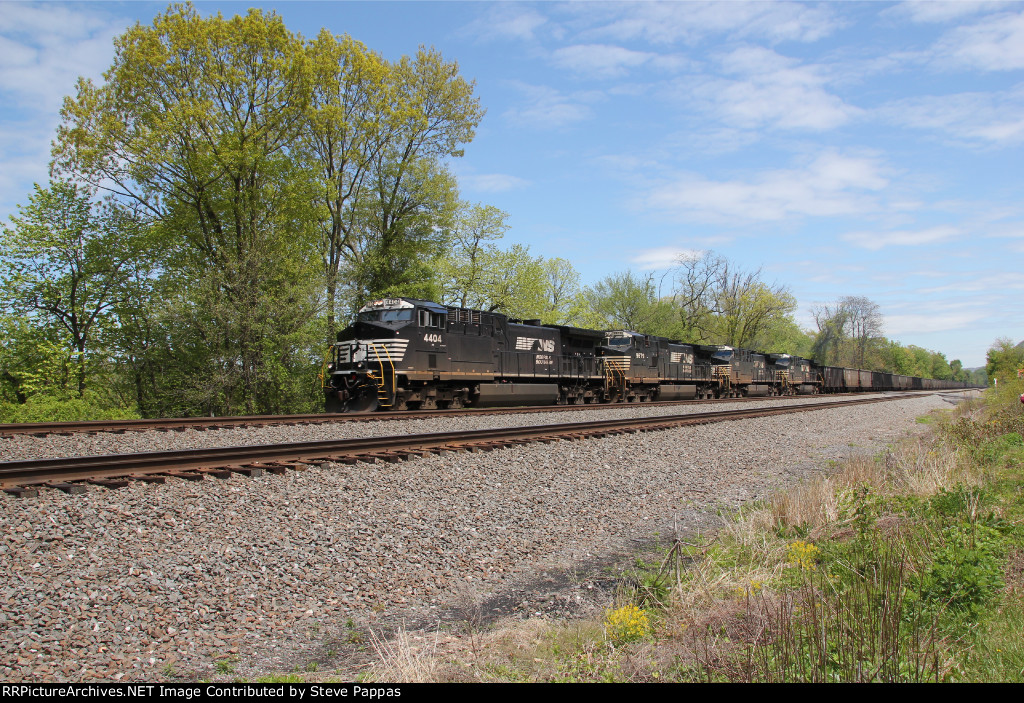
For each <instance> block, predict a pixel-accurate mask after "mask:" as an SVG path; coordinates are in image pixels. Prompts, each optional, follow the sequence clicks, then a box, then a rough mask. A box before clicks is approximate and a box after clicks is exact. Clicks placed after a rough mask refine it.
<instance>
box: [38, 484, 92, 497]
mask: <svg viewBox="0 0 1024 703" xmlns="http://www.w3.org/2000/svg"><path fill="white" fill-rule="evenodd" d="M45 485H46V487H47V488H56V489H57V490H58V491H63V492H64V493H69V494H71V495H76V494H78V493H85V491H86V490H87V489H86V487H85V486H83V485H82V484H80V483H67V482H65V481H50V482H49V483H46V484H45Z"/></svg>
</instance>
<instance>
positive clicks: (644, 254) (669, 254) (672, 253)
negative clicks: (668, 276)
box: [629, 247, 704, 271]
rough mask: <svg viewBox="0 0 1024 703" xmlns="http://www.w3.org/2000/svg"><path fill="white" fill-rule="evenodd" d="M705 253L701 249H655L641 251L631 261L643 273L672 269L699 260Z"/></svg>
mask: <svg viewBox="0 0 1024 703" xmlns="http://www.w3.org/2000/svg"><path fill="white" fill-rule="evenodd" d="M703 253H704V252H703V251H701V250H700V249H685V248H680V247H655V248H653V249H641V250H640V251H638V252H637V253H636V254H634V255H633V256H631V257H630V259H629V261H630V263H632V264H634V265H635V266H636V267H637V268H639V269H640V270H641V271H651V270H655V269H667V268H671V267H672V266H675V265H677V264H678V263H679V262H680V261H686V260H692V259H696V258H699V257H700V256H701V255H702V254H703Z"/></svg>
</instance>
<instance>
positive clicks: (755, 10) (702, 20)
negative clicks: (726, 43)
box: [574, 2, 841, 44]
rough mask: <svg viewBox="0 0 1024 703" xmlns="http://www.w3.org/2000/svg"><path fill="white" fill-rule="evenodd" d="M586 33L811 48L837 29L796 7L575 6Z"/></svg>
mask: <svg viewBox="0 0 1024 703" xmlns="http://www.w3.org/2000/svg"><path fill="white" fill-rule="evenodd" d="M574 9H575V10H576V12H577V14H578V15H580V16H582V15H584V13H585V15H586V17H585V19H586V21H588V22H589V27H590V28H589V29H588V30H586V31H584V32H581V34H584V35H586V34H590V35H594V36H604V37H613V38H615V39H618V40H628V39H642V40H646V41H649V42H652V43H654V44H673V43H676V42H685V43H690V44H694V43H697V42H699V41H702V40H704V39H706V38H709V37H716V36H722V35H725V36H727V37H730V38H734V39H745V38H758V39H764V40H767V41H769V42H773V43H774V42H781V41H801V42H812V41H817V40H818V39H821V38H822V37H825V36H828V35H829V34H831V33H832V32H833V31H835V29H836V28H837V27H838V26H840V24H841V22H840V20H839V19H838V17H837V15H836V13H835V12H833V10H832V8H830V7H829V6H827V5H808V4H805V3H795V2H770V3H768V2H664V3H621V4H614V5H613V4H608V5H602V4H601V3H597V4H592V3H587V4H585V5H580V6H576V7H575V8H574Z"/></svg>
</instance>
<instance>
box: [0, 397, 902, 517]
mask: <svg viewBox="0 0 1024 703" xmlns="http://www.w3.org/2000/svg"><path fill="white" fill-rule="evenodd" d="M900 397H906V396H905V395H903V396H900V395H893V396H882V397H878V396H875V397H871V398H866V399H865V398H858V399H849V400H840V401H831V402H826V403H808V404H802V405H784V406H778V407H771V408H763V407H762V408H751V409H743V410H719V411H715V412H707V413H696V414H688V415H662V416H655V417H646V418H626V419H617V420H599V421H590V422H574V423H563V424H554V425H537V426H527V427H513V428H498V429H484V430H472V431H463V432H438V433H430V434H418V435H400V436H388V437H373V438H362V439H344V440H332V441H319V442H300V443H291V444H277V445H260V446H244V447H219V448H212V449H210V448H207V449H193V450H182V451H161V452H143V453H138V454H116V455H106V456H84V457H71V458H62V459H34V460H23V461H8V462H0V487H2V488H3V490H4V491H5V492H7V493H10V494H12V495H16V496H19V497H32V496H35V495H38V487H40V486H43V487H49V488H54V489H58V490H62V491H65V492H67V493H82V492H84V491H85V490H86V486H85V484H95V485H100V486H104V487H107V488H119V487H123V486H126V485H128V483H129V482H130V481H142V482H158V483H163V482H164V481H166V479H167V477H174V478H181V479H186V480H192V481H198V480H202V479H204V478H206V477H209V476H213V477H216V478H222V479H224V478H229V477H230V476H232V475H233V474H243V475H247V476H258V475H262V474H263V473H264V472H267V473H277V474H282V473H285V472H286V471H289V470H292V471H296V470H299V471H300V470H303V469H304V468H306V467H307V466H308V465H310V464H323V463H329V462H336V463H344V464H355V463H357V462H364V463H376V462H378V461H379V462H392V463H394V462H399V461H403V460H405V459H408V458H412V457H418V456H422V455H423V454H425V453H428V452H430V453H443V452H453V451H470V452H474V451H492V450H495V449H500V448H503V447H508V446H512V445H515V444H524V443H530V442H543V443H550V442H554V441H558V440H578V439H584V438H588V437H605V436H608V435H612V434H622V433H634V432H647V431H653V430H661V429H667V428H671V427H680V426H684V425H698V424H708V423H712V422H726V421H734V420H743V419H748V418H755V417H766V416H770V415H783V414H789V413H798V412H809V411H813V410H826V409H830V408H836V407H846V406H851V405H866V404H871V403H882V402H886V401H888V400H896V399H898V398H900ZM560 407H561V409H564V406H560ZM606 407H607V406H606ZM520 410H521V409H520ZM405 416H407V415H405Z"/></svg>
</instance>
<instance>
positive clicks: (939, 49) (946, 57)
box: [935, 12, 1024, 71]
mask: <svg viewBox="0 0 1024 703" xmlns="http://www.w3.org/2000/svg"><path fill="white" fill-rule="evenodd" d="M935 52H936V55H937V57H938V60H939V61H940V62H942V63H952V64H955V65H958V66H964V67H968V68H978V69H981V70H983V71H1014V70H1019V69H1021V68H1024V12H1018V13H1010V12H1007V13H1001V14H996V15H990V16H988V17H985V18H984V19H982V20H981V21H979V22H977V23H975V24H970V25H962V26H960V27H957V28H955V29H952V30H950V31H949V32H948V33H947V34H946V35H945V36H943V37H942V39H940V40H939V42H938V43H937V44H936V47H935Z"/></svg>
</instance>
